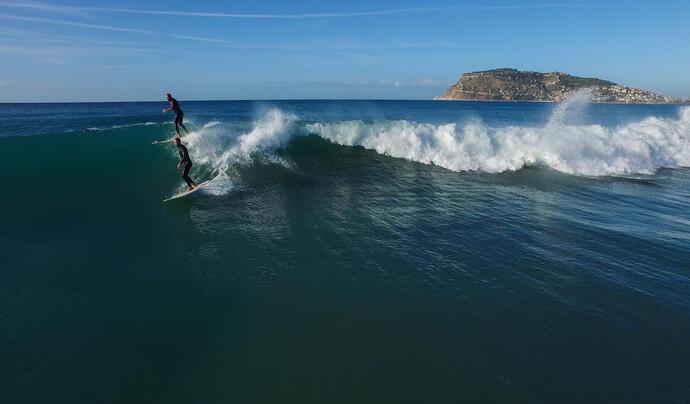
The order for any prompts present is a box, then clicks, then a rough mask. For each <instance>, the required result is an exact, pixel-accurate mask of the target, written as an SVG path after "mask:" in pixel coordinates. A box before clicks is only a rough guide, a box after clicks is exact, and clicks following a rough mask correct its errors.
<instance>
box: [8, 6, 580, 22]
mask: <svg viewBox="0 0 690 404" xmlns="http://www.w3.org/2000/svg"><path fill="white" fill-rule="evenodd" d="M0 6H6V7H23V8H33V9H40V10H45V11H55V12H66V11H67V10H73V11H75V12H102V13H128V14H153V15H172V16H187V17H215V18H253V19H306V18H342V17H366V16H377V15H391V14H404V13H421V12H436V11H453V10H470V11H471V10H477V11H481V10H520V9H536V8H573V7H583V6H584V5H583V4H563V3H544V4H524V5H513V6H448V7H419V8H396V9H388V10H375V11H360V12H333V13H304V14H241V13H223V12H205V11H174V10H173V11H169V10H140V9H132V8H111V7H68V6H52V5H49V4H45V3H28V4H21V3H8V2H0Z"/></svg>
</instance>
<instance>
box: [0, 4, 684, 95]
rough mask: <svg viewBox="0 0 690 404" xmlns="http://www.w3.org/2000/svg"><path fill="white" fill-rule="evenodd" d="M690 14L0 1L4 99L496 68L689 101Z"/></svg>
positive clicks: (360, 91) (420, 81)
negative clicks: (595, 80) (555, 74)
mask: <svg viewBox="0 0 690 404" xmlns="http://www.w3.org/2000/svg"><path fill="white" fill-rule="evenodd" d="M688 21H690V1H688V0H668V1H665V0H659V1H654V2H651V1H606V0H599V1H586V0H584V1H572V2H569V1H563V2H559V3H550V2H549V1H548V0H546V1H534V0H524V1H507V0H497V1H495V2H492V1H444V0H438V1H426V2H413V1H405V0H402V1H401V0H396V1H392V0H386V1H378V2H371V1H360V0H350V1H347V2H339V3H335V2H323V1H313V0H294V1H289V2H288V1H261V0H256V1H253V2H224V1H194V2H190V1H158V0H150V1H146V2H144V1H137V0H123V1H122V2H120V0H111V1H109V2H106V1H100V0H98V1H86V0H81V1H59V2H58V1H52V2H26V1H22V0H0V58H1V59H2V62H1V63H0V102H31V101H126V100H158V99H160V98H161V97H162V93H165V92H168V91H170V92H172V93H174V94H175V95H176V96H177V97H178V98H180V99H185V100H192V99H198V100H202V99H301V98H368V99H371V98H374V99H430V98H431V97H433V96H434V95H439V94H442V93H443V92H444V91H445V89H446V88H447V87H448V86H449V85H451V84H452V83H454V82H456V81H457V79H458V78H459V77H460V75H461V74H462V73H464V72H470V71H477V70H485V69H491V68H496V67H514V68H518V69H522V70H535V71H544V72H547V71H565V72H568V73H571V74H575V75H580V76H587V77H600V78H604V79H608V80H612V81H615V82H618V83H620V84H624V85H629V86H632V87H638V88H643V89H648V90H652V91H655V92H659V93H662V94H665V95H671V96H682V97H690V40H689V39H688V38H690V24H688Z"/></svg>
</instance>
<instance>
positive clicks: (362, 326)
mask: <svg viewBox="0 0 690 404" xmlns="http://www.w3.org/2000/svg"><path fill="white" fill-rule="evenodd" d="M165 106H166V105H165V103H164V102H160V103H117V104H4V105H0V151H1V152H2V158H0V172H2V179H3V182H4V185H5V186H4V191H3V193H2V198H0V208H2V211H3V212H4V215H3V220H2V222H1V223H2V224H1V225H0V249H1V250H0V268H1V269H0V276H1V278H0V280H1V281H0V330H1V331H0V349H1V351H0V352H1V357H2V365H1V366H0V401H1V402H8V403H9V402H11V403H14V402H180V403H188V402H247V403H253V402H348V403H349V402H394V403H399V402H463V401H482V402H487V401H488V402H591V401H599V402H606V401H615V402H685V401H687V400H688V398H689V397H690V382H689V380H690V379H689V378H688V374H690V344H688V341H690V259H689V258H688V247H690V231H689V230H688V228H689V227H688V226H689V225H690V169H688V168H684V167H688V166H690V147H689V146H690V108H689V107H682V106H634V105H632V106H625V105H589V104H587V102H586V99H584V100H582V99H579V98H578V97H576V98H575V99H573V100H571V101H568V102H566V103H564V104H558V105H555V104H502V103H452V102H448V103H446V102H397V101H396V102H393V101H295V102H286V101H284V102H268V101H266V102H182V107H183V109H184V110H185V117H186V119H187V120H188V121H189V124H188V126H189V127H190V128H193V133H192V134H190V135H189V137H186V138H185V139H184V141H185V143H186V144H187V145H188V147H189V151H190V154H191V157H192V159H193V160H194V162H195V166H194V169H193V170H192V177H193V178H194V179H196V180H197V181H199V180H203V179H206V178H209V177H213V178H214V180H213V181H212V182H211V184H210V185H209V187H208V188H207V189H205V190H202V191H199V192H198V193H196V194H195V195H194V196H190V197H188V198H185V199H182V200H178V201H174V202H170V203H166V204H164V203H162V200H163V199H164V198H166V197H168V196H170V195H173V194H174V193H176V192H178V191H180V190H182V189H183V182H182V180H181V178H180V172H179V171H177V170H176V167H175V166H176V164H177V161H178V158H177V154H176V151H175V150H174V148H173V147H172V146H170V145H151V142H152V141H154V140H161V139H167V138H170V137H171V136H172V135H173V134H174V129H173V126H172V124H171V121H172V116H170V115H167V116H166V115H163V114H161V113H160V112H159V111H160V110H161V109H162V108H163V107H165Z"/></svg>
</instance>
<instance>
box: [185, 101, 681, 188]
mask: <svg viewBox="0 0 690 404" xmlns="http://www.w3.org/2000/svg"><path fill="white" fill-rule="evenodd" d="M586 100H587V99H586V97H585V98H584V100H583V98H582V97H581V96H580V97H575V98H574V100H571V101H568V102H566V103H563V104H561V105H558V106H557V108H555V110H554V111H553V112H552V113H551V115H550V117H549V119H548V121H547V123H546V124H545V125H544V126H540V127H538V126H513V125H511V126H505V127H491V126H488V125H487V124H485V123H484V122H482V120H481V119H473V120H472V122H469V123H465V124H458V123H455V122H453V123H446V124H432V123H418V122H415V121H410V120H380V121H364V120H348V121H335V122H310V121H305V120H302V119H301V118H300V117H299V116H298V115H297V114H295V113H291V112H285V111H283V110H281V109H277V108H273V109H269V110H267V111H264V112H262V114H261V116H260V117H259V118H257V119H255V120H254V121H253V122H252V124H251V128H250V129H248V130H244V131H243V130H242V128H241V127H240V128H238V127H237V126H235V127H229V126H226V125H223V123H222V122H220V121H213V122H210V123H208V124H206V125H205V126H203V127H202V128H201V129H200V130H198V131H196V132H194V133H192V134H191V135H190V136H188V137H186V138H185V139H186V141H187V142H188V143H189V145H190V146H191V150H192V153H193V155H194V156H195V158H196V159H197V160H198V161H200V162H202V163H204V164H207V165H210V166H211V167H212V169H213V171H214V172H218V173H223V174H227V173H228V170H230V169H231V168H232V167H233V165H234V164H243V163H245V164H246V163H247V162H251V161H253V160H252V159H253V158H254V159H257V158H261V159H264V160H266V159H268V160H269V161H271V162H274V163H279V164H283V165H285V166H289V165H290V163H289V161H286V160H284V159H282V158H279V157H278V156H277V155H276V154H275V151H276V150H280V149H282V148H285V147H287V146H288V145H289V143H290V142H291V140H292V139H294V138H296V137H300V136H307V135H316V136H319V137H321V138H323V139H326V140H328V141H330V142H332V143H335V144H338V145H343V146H361V147H364V148H366V149H370V150H375V151H376V152H377V153H379V154H382V155H386V156H390V157H394V158H402V159H406V160H409V161H414V162H419V163H423V164H433V165H437V166H440V167H444V168H446V169H449V170H452V171H457V172H461V171H478V172H486V173H501V172H505V171H516V170H520V169H522V168H524V167H530V166H542V167H548V168H551V169H554V170H557V171H560V172H563V173H567V174H576V175H586V176H607V175H625V174H646V175H651V174H654V173H655V172H656V171H657V170H659V169H662V168H678V167H687V166H690V107H681V108H679V111H678V115H679V116H678V117H677V118H675V119H674V118H668V117H653V116H652V117H648V118H645V119H643V120H640V121H637V122H632V123H628V124H625V125H620V126H613V127H607V126H604V125H601V124H571V123H570V122H571V121H577V115H579V114H581V111H582V108H583V107H585V106H586V102H587V101H586Z"/></svg>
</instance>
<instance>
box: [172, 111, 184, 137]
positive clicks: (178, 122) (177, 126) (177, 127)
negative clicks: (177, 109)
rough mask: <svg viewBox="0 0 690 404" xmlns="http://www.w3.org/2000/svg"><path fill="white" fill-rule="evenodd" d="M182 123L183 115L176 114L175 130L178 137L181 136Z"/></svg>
mask: <svg viewBox="0 0 690 404" xmlns="http://www.w3.org/2000/svg"><path fill="white" fill-rule="evenodd" d="M181 123H182V116H181V115H175V132H177V136H178V137H179V136H180V124H181ZM183 127H184V125H183ZM185 130H186V129H185Z"/></svg>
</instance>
